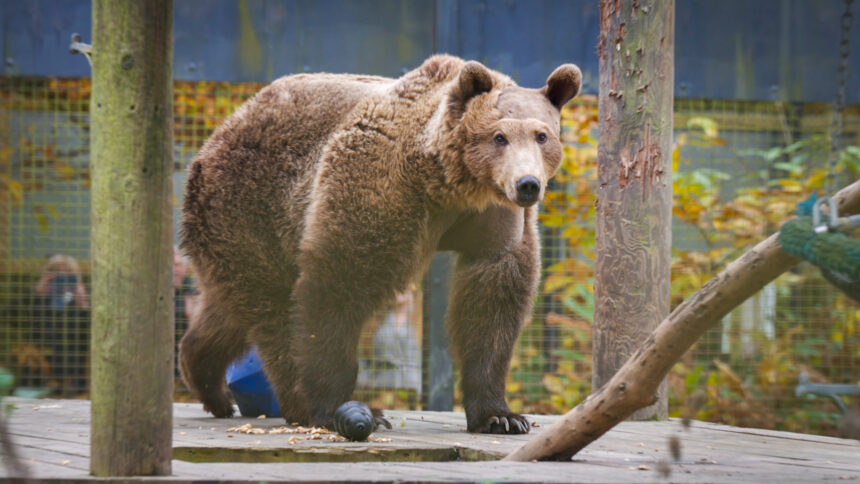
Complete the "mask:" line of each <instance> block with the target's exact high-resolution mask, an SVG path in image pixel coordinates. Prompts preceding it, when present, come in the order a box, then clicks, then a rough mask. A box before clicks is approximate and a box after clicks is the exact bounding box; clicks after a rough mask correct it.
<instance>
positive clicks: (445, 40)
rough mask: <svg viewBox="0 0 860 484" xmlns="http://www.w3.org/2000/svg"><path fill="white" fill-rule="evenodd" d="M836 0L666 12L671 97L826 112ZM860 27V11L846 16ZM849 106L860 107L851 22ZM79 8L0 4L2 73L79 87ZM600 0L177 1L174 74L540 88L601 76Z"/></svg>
mask: <svg viewBox="0 0 860 484" xmlns="http://www.w3.org/2000/svg"><path fill="white" fill-rule="evenodd" d="M843 9H844V3H843V0H815V1H812V0H676V40H675V45H676V51H675V57H676V68H675V72H676V82H675V87H676V96H678V97H707V98H738V99H774V97H775V96H776V97H778V98H780V99H787V100H797V101H801V100H802V101H829V100H831V99H832V98H833V94H834V91H835V79H834V77H835V72H836V66H837V62H838V56H837V45H838V41H839V23H840V16H841V14H842V11H843ZM854 11H855V12H854V13H855V15H856V16H857V18H860V5H857V4H855V5H854ZM856 23H857V24H858V25H856V26H855V28H854V30H853V32H852V44H851V46H852V56H851V68H850V72H851V77H850V82H849V89H848V90H849V93H848V96H849V101H850V102H855V103H856V102H860V82H858V79H860V21H858V22H856ZM90 24H91V13H90V2H89V0H3V1H2V2H0V26H2V30H3V32H2V36H0V39H2V42H3V46H2V47H3V54H4V58H5V61H6V62H4V63H3V67H2V69H3V74H7V75H40V76H46V75H51V76H74V77H79V76H88V75H89V68H88V66H87V63H86V62H85V61H84V60H83V59H82V58H81V57H80V56H73V55H70V54H69V53H68V44H69V37H70V35H71V34H72V33H74V32H78V33H81V34H82V36H83V38H84V41H88V40H89V38H90V37H91V35H90V33H89V32H90ZM597 34H598V7H597V0H531V1H513V0H483V1H482V0H361V1H357V0H317V1H313V0H207V1H192V0H176V1H175V38H176V47H175V61H174V75H175V77H176V78H177V79H186V80H198V79H208V80H228V81H248V80H254V81H266V80H271V79H274V78H276V77H279V76H281V75H284V74H289V73H296V72H302V71H329V72H362V73H369V74H381V75H388V76H397V75H399V74H400V73H401V72H403V71H405V70H408V69H410V68H412V67H414V66H416V65H418V64H419V63H420V62H421V61H422V60H423V59H424V58H425V57H427V56H428V55H430V54H431V53H433V52H448V53H452V54H456V55H460V56H462V57H466V58H470V59H477V60H480V61H482V62H484V63H486V64H487V65H489V66H491V67H493V68H496V69H499V70H501V71H503V72H505V73H508V74H509V75H511V76H512V77H514V78H515V79H517V80H518V81H519V82H520V83H521V84H523V85H526V86H532V87H536V86H540V85H542V84H543V81H544V80H545V79H546V76H547V74H549V72H550V71H551V70H552V69H553V68H554V67H555V66H557V65H558V64H560V63H563V62H575V63H577V64H579V65H580V66H581V67H582V68H583V71H584V73H585V80H586V90H587V91H589V92H594V91H595V89H596V84H597V82H596V77H597V55H596V43H597Z"/></svg>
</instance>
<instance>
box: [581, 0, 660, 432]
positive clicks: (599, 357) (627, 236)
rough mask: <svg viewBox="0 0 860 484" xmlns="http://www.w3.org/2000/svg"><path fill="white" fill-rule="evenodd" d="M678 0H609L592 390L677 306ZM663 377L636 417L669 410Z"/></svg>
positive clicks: (603, 46) (604, 20)
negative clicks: (673, 302)
mask: <svg viewBox="0 0 860 484" xmlns="http://www.w3.org/2000/svg"><path fill="white" fill-rule="evenodd" d="M674 12H675V4H674V0H643V1H639V0H622V1H619V0H601V2H600V19H601V21H600V40H599V42H598V53H599V58H600V89H599V91H600V97H599V133H600V134H599V139H598V142H599V143H598V146H599V147H600V149H599V150H598V155H597V173H598V174H597V178H598V187H597V201H596V205H595V206H596V218H597V224H596V234H595V236H596V249H595V260H594V339H593V348H594V351H593V355H594V367H593V370H592V389H595V388H600V387H602V386H603V385H604V384H605V383H606V382H607V381H609V379H610V378H612V376H613V375H614V374H615V372H616V371H618V369H619V368H620V367H621V365H623V364H624V362H625V361H627V359H628V358H629V357H630V355H631V354H632V353H633V351H634V349H635V348H636V347H637V346H638V345H639V343H641V342H642V340H644V339H645V338H646V337H647V336H648V334H650V333H651V331H653V330H654V328H656V327H657V325H658V324H659V323H660V321H662V320H663V319H664V318H665V317H666V316H667V315H668V314H669V287H670V286H669V283H670V279H669V273H670V267H671V245H672V244H671V239H672V232H671V231H672V161H671V155H672V109H673V106H672V100H673V93H672V88H673V80H674V71H673V69H674V68H673V65H674V61H673V50H674V45H675V44H674V23H675V19H674ZM667 410H668V399H667V394H666V384H665V383H663V384H662V385H661V386H660V389H659V391H658V394H657V400H656V401H655V402H654V405H653V406H651V407H649V408H645V409H642V410H640V411H638V412H636V413H635V414H634V415H633V418H636V419H646V418H654V417H656V418H666V417H667Z"/></svg>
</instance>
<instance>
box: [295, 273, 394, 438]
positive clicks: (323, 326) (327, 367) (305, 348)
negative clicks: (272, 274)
mask: <svg viewBox="0 0 860 484" xmlns="http://www.w3.org/2000/svg"><path fill="white" fill-rule="evenodd" d="M311 274H312V276H311V277H304V276H303V278H302V279H300V280H299V282H298V283H297V284H296V289H295V291H294V299H295V301H296V303H297V308H296V309H297V310H296V311H295V312H294V314H293V316H294V317H293V323H294V324H295V326H294V328H295V337H294V340H293V341H294V344H293V348H292V350H293V354H294V355H295V356H296V357H295V364H296V367H297V369H298V374H297V376H298V379H297V382H296V392H297V398H300V399H301V402H302V404H303V408H304V410H303V415H302V418H301V419H299V421H300V422H302V423H303V424H306V425H316V426H327V427H329V428H331V423H332V417H333V415H334V411H335V410H336V409H337V407H338V406H339V405H341V404H342V403H344V402H345V401H347V400H349V399H350V397H351V395H352V392H353V390H354V388H355V381H356V377H357V376H358V341H359V337H360V333H361V328H362V326H363V324H364V322H365V321H366V320H367V319H369V318H370V316H371V315H372V314H373V311H375V310H376V309H377V308H378V307H379V306H381V304H382V303H383V302H384V300H385V297H386V294H389V295H393V294H394V289H393V288H389V287H387V284H385V283H384V282H382V281H380V280H378V279H377V280H376V281H368V280H363V279H361V278H359V277H357V276H353V277H349V276H347V277H338V274H328V275H329V276H330V277H325V276H324V275H323V274H322V273H321V272H316V273H313V272H312V273H310V274H308V275H309V276H310V275H311Z"/></svg>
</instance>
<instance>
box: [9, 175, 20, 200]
mask: <svg viewBox="0 0 860 484" xmlns="http://www.w3.org/2000/svg"><path fill="white" fill-rule="evenodd" d="M9 194H10V195H12V201H14V202H15V203H16V204H20V203H21V202H22V201H23V200H24V187H23V186H22V185H21V182H19V181H18V180H12V181H10V182H9Z"/></svg>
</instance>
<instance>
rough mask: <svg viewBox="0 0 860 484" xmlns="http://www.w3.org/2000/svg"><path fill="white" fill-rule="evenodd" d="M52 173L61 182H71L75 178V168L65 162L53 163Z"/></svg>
mask: <svg viewBox="0 0 860 484" xmlns="http://www.w3.org/2000/svg"><path fill="white" fill-rule="evenodd" d="M54 172H55V173H56V174H57V176H59V177H60V178H62V179H63V180H71V179H72V178H74V177H75V167H74V166H72V165H70V164H69V163H66V162H65V161H56V162H54Z"/></svg>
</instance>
